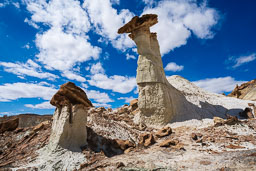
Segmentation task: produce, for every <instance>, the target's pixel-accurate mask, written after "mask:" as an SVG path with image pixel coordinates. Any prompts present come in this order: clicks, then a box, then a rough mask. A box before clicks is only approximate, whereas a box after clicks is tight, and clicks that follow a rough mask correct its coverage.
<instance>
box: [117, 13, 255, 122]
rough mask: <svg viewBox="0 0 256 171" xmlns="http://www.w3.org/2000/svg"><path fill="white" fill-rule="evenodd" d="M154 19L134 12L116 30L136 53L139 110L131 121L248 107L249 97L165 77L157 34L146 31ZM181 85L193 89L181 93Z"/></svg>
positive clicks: (172, 119) (171, 119)
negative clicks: (240, 97)
mask: <svg viewBox="0 0 256 171" xmlns="http://www.w3.org/2000/svg"><path fill="white" fill-rule="evenodd" d="M157 22H158V19H157V15H155V14H146V15H143V16H142V17H138V16H135V17H133V18H132V20H131V21H130V22H128V23H127V24H125V25H124V26H123V27H121V28H120V29H119V30H118V33H119V34H122V33H130V34H129V37H130V38H131V39H132V40H133V41H134V42H135V43H136V45H137V50H138V54H139V59H138V67H137V76H136V81H137V84H138V90H139V98H138V108H139V111H140V112H138V114H137V116H136V117H135V119H134V121H135V122H143V123H145V124H146V125H156V126H157V125H165V124H167V123H169V122H176V121H185V120H189V119H203V118H213V116H219V117H225V114H227V113H229V114H233V115H238V113H239V112H241V111H242V110H243V109H245V108H246V107H248V103H249V102H250V101H243V100H237V99H234V98H228V97H224V96H222V95H221V96H220V95H216V94H213V93H207V92H205V91H201V89H197V88H194V86H195V85H193V84H192V83H190V82H189V81H187V80H185V79H181V78H179V77H175V79H169V80H167V79H166V76H165V73H164V68H163V63H162V58H161V54H160V50H159V44H158V40H157V35H156V33H151V32H150V27H151V26H153V25H154V24H156V23H157ZM176 78H177V79H176ZM174 86H175V87H174ZM183 87H184V88H186V87H190V88H191V87H192V88H193V89H186V91H187V93H184V92H183V91H182V90H183ZM195 87H196V86H195ZM234 104H235V105H234Z"/></svg>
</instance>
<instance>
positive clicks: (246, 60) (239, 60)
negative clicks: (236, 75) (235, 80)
mask: <svg viewBox="0 0 256 171" xmlns="http://www.w3.org/2000/svg"><path fill="white" fill-rule="evenodd" d="M255 59H256V54H255V53H253V54H251V55H248V56H240V57H238V58H236V59H234V57H231V58H230V60H233V61H234V62H235V65H233V66H232V68H237V67H239V66H241V65H243V64H246V63H249V62H252V61H254V60H255Z"/></svg>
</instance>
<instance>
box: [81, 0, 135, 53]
mask: <svg viewBox="0 0 256 171" xmlns="http://www.w3.org/2000/svg"><path fill="white" fill-rule="evenodd" d="M111 2H112V1H110V0H93V1H84V4H83V7H84V8H85V9H86V10H87V11H88V14H89V17H90V21H91V23H92V24H93V26H94V28H95V32H96V33H97V34H99V35H101V36H103V37H104V38H107V39H108V40H109V41H110V42H111V43H112V45H113V46H114V47H115V48H117V49H120V50H125V49H127V48H131V47H133V46H134V43H133V41H132V40H130V38H129V37H128V35H118V34H117V30H118V29H119V28H120V27H121V26H123V25H124V24H125V23H127V22H128V21H129V20H130V19H131V18H132V17H133V16H134V14H133V13H131V12H130V11H129V10H127V9H122V10H121V11H120V12H119V13H118V12H117V10H116V9H114V8H113V7H112V3H111Z"/></svg>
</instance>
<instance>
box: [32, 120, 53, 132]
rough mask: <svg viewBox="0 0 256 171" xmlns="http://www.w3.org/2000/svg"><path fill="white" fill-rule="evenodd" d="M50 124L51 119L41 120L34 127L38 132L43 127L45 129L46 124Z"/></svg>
mask: <svg viewBox="0 0 256 171" xmlns="http://www.w3.org/2000/svg"><path fill="white" fill-rule="evenodd" d="M49 124H50V121H44V122H41V123H40V124H38V125H36V126H35V127H34V128H33V131H34V132H37V131H39V130H41V129H43V128H44V127H45V125H49Z"/></svg>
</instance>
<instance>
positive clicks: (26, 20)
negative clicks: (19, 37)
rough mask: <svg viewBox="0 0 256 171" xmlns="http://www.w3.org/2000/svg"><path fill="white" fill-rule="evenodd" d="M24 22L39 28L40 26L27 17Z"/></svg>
mask: <svg viewBox="0 0 256 171" xmlns="http://www.w3.org/2000/svg"><path fill="white" fill-rule="evenodd" d="M24 22H25V23H28V25H30V26H32V27H34V28H35V29H39V26H38V25H37V24H36V23H35V22H33V21H31V20H29V19H27V18H25V20H24Z"/></svg>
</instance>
